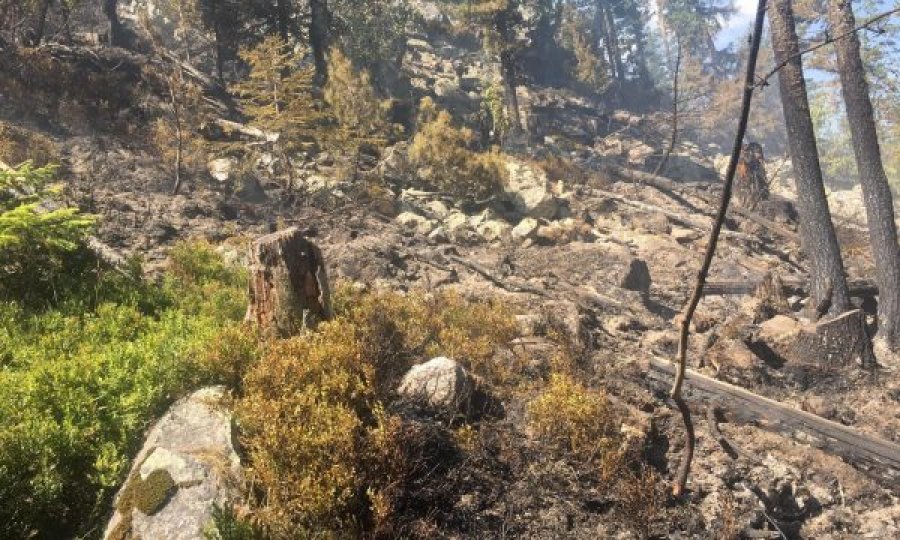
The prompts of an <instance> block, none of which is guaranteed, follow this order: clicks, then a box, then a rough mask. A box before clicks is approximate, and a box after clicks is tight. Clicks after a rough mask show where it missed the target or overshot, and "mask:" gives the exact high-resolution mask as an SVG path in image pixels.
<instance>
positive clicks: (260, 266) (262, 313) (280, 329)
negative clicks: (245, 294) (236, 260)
mask: <svg viewBox="0 0 900 540" xmlns="http://www.w3.org/2000/svg"><path fill="white" fill-rule="evenodd" d="M250 261H251V263H250V304H249V306H248V307H247V315H246V317H245V320H246V321H248V322H252V323H255V324H257V325H258V326H259V327H260V328H261V329H263V330H264V331H268V332H274V333H275V334H276V335H277V336H279V337H288V336H291V335H294V334H296V333H297V332H299V331H300V330H302V329H306V328H311V327H314V326H315V325H316V324H318V323H319V322H321V321H323V320H327V319H330V318H331V317H332V310H331V289H330V287H329V284H328V275H327V273H326V271H325V262H324V260H323V259H322V253H321V251H319V248H318V247H317V246H316V245H315V244H313V243H312V242H310V241H309V240H307V239H306V238H304V237H303V234H302V233H301V232H300V229H298V228H297V227H291V228H289V229H285V230H283V231H278V232H275V233H272V234H268V235H266V236H262V237H260V238H258V239H257V240H255V241H254V242H253V243H252V244H251V246H250Z"/></svg>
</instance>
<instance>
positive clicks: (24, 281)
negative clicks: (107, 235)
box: [0, 162, 94, 304]
mask: <svg viewBox="0 0 900 540" xmlns="http://www.w3.org/2000/svg"><path fill="white" fill-rule="evenodd" d="M53 176H54V169H53V168H52V167H43V168H37V169H36V168H33V167H32V166H31V164H30V163H27V162H26V163H25V164H23V165H21V166H20V167H19V168H18V169H15V170H10V171H2V170H0V299H9V298H14V297H17V296H24V297H25V299H26V300H27V301H28V302H29V303H31V304H33V303H38V302H41V301H49V300H50V299H54V298H59V296H60V295H62V294H64V292H65V291H66V290H68V289H70V288H73V287H75V286H77V285H78V283H77V277H76V276H74V275H73V274H77V273H78V272H79V271H82V270H84V268H85V266H86V264H87V263H88V262H89V259H90V257H88V256H87V255H86V254H85V253H84V241H85V239H86V237H87V235H88V234H89V233H90V232H91V230H92V229H93V226H94V218H93V217H91V216H86V215H83V214H80V213H79V212H78V210H77V209H75V208H56V209H52V205H54V201H55V200H56V199H58V197H59V195H60V189H59V188H58V187H57V186H54V185H52V184H51V181H52V180H53Z"/></svg>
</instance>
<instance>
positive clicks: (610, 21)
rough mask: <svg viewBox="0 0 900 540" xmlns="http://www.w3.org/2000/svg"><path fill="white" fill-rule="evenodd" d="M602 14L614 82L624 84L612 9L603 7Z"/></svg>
mask: <svg viewBox="0 0 900 540" xmlns="http://www.w3.org/2000/svg"><path fill="white" fill-rule="evenodd" d="M603 12H604V15H605V18H606V34H607V36H608V37H609V43H608V44H607V46H608V47H609V55H610V59H611V60H612V62H613V63H612V65H613V67H614V68H615V76H616V80H617V81H619V83H620V84H621V83H623V82H625V67H624V66H623V65H622V54H621V52H620V51H619V32H618V31H617V30H616V19H615V18H614V17H613V13H612V9H611V8H610V7H609V6H607V5H605V4H604V6H603Z"/></svg>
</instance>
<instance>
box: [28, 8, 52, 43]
mask: <svg viewBox="0 0 900 540" xmlns="http://www.w3.org/2000/svg"><path fill="white" fill-rule="evenodd" d="M52 2H53V0H44V1H43V3H41V7H40V8H39V9H38V13H37V17H35V19H34V23H33V24H32V26H31V28H28V29H27V30H26V32H25V45H26V46H29V47H37V46H38V45H40V44H41V41H43V39H44V29H45V28H46V25H47V13H48V12H49V11H50V4H51V3H52Z"/></svg>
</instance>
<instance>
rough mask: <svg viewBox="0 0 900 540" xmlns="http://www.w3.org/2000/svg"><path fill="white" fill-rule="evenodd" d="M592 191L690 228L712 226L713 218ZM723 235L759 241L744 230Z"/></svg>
mask: <svg viewBox="0 0 900 540" xmlns="http://www.w3.org/2000/svg"><path fill="white" fill-rule="evenodd" d="M591 193H592V194H594V195H597V196H600V197H604V198H606V199H611V200H614V201H616V202H620V203H622V204H625V205H628V206H631V207H632V208H635V209H637V210H640V211H642V212H648V213H651V214H662V215H664V216H666V217H667V218H669V219H671V220H672V221H674V222H675V223H678V224H679V225H682V226H684V227H687V228H689V229H694V230H697V231H706V230H707V229H710V228H712V221H711V220H710V221H709V222H706V221H700V220H697V219H694V218H690V217H688V216H685V215H681V214H678V213H677V212H672V211H671V210H666V209H665V208H661V207H659V206H655V205H652V204H647V203H645V202H641V201H635V200H632V199H628V198H626V197H623V196H622V195H619V194H618V193H613V192H611V191H605V190H602V189H596V188H594V189H592V190H591ZM722 236H725V237H731V238H736V239H740V240H744V241H747V242H759V238H756V237H753V236H751V235H749V234H744V233H742V232H737V231H725V230H723V231H722Z"/></svg>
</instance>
